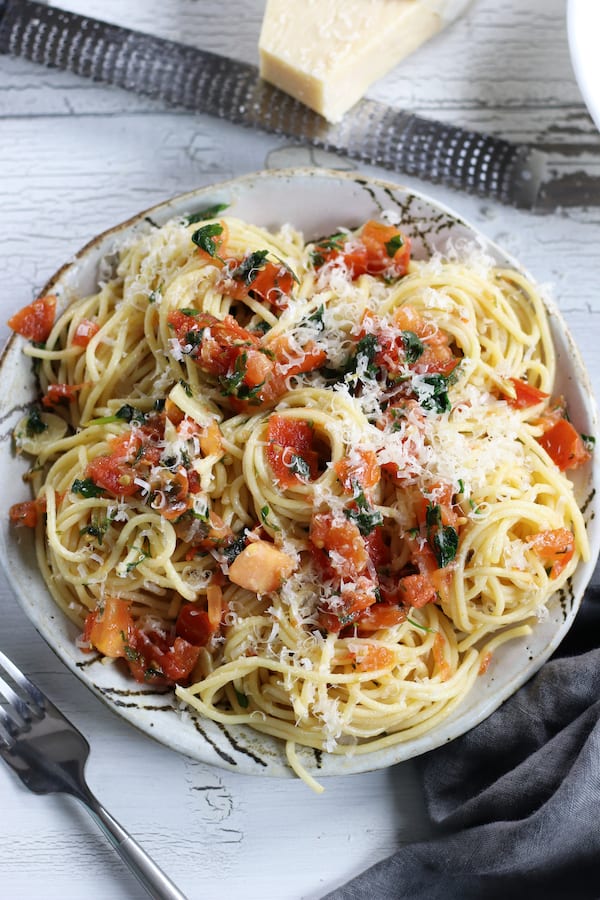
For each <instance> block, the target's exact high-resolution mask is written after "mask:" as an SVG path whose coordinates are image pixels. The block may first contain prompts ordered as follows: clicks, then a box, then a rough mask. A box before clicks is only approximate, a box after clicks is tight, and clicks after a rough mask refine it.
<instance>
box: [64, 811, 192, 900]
mask: <svg viewBox="0 0 600 900" xmlns="http://www.w3.org/2000/svg"><path fill="white" fill-rule="evenodd" d="M79 799H80V800H81V801H82V803H83V804H84V805H85V807H86V809H87V810H88V812H89V813H91V815H92V818H93V819H95V820H96V822H97V824H98V825H99V826H100V828H101V829H102V831H103V832H104V834H105V835H106V837H107V838H108V840H109V841H110V843H111V844H112V845H113V847H114V848H115V850H116V851H117V853H118V854H119V855H120V856H121V859H122V860H123V862H124V863H125V864H126V865H127V866H128V867H129V869H130V870H131V872H132V873H133V874H134V875H135V877H136V878H137V879H138V881H140V882H141V884H142V885H143V886H144V887H145V889H146V891H147V892H148V894H149V895H150V896H151V897H153V898H154V900H187V898H186V896H185V894H182V893H181V891H180V890H179V889H178V888H177V887H176V886H175V885H174V884H173V882H172V881H171V879H170V878H169V877H168V876H167V875H165V873H164V872H163V870H162V869H161V868H160V866H157V864H156V863H155V862H154V861H153V860H152V859H151V858H150V857H149V856H148V854H147V853H146V851H145V850H142V848H141V847H140V845H139V844H138V843H137V841H135V840H134V839H133V838H132V837H131V835H130V834H128V833H127V832H126V831H125V829H124V828H123V827H122V826H121V825H119V823H118V822H117V820H116V819H114V818H113V817H112V816H111V814H110V813H109V812H108V811H107V810H106V809H104V807H103V806H102V804H101V803H99V802H98V801H97V800H96V798H95V797H94V795H93V794H90V795H89V796H86V797H82V796H80V797H79Z"/></svg>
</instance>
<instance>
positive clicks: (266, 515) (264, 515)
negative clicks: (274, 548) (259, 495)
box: [260, 506, 281, 531]
mask: <svg viewBox="0 0 600 900" xmlns="http://www.w3.org/2000/svg"><path fill="white" fill-rule="evenodd" d="M270 512H271V510H270V509H269V507H268V506H263V507H262V508H261V511H260V517H261V519H262V520H263V522H264V524H265V525H266V526H267V527H268V528H272V529H273V531H281V528H280V527H279V526H278V525H274V524H273V522H269V513H270Z"/></svg>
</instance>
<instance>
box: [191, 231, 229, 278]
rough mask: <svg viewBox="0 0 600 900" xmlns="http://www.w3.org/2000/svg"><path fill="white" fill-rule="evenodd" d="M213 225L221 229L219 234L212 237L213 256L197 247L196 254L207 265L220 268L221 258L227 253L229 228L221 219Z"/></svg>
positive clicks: (222, 262) (222, 263) (221, 264)
mask: <svg viewBox="0 0 600 900" xmlns="http://www.w3.org/2000/svg"><path fill="white" fill-rule="evenodd" d="M215 224H218V225H219V226H220V228H221V231H220V232H219V234H215V235H213V236H212V240H213V242H214V245H215V255H214V256H213V255H212V254H211V253H207V252H206V250H203V249H202V247H198V249H197V250H196V253H197V254H198V256H199V257H200V258H201V259H204V260H206V262H207V263H210V264H211V265H213V266H217V268H221V266H223V265H224V261H223V257H224V256H225V254H226V252H227V244H228V242H229V227H228V225H227V222H224V221H223V220H222V219H220V220H219V222H218V223H215Z"/></svg>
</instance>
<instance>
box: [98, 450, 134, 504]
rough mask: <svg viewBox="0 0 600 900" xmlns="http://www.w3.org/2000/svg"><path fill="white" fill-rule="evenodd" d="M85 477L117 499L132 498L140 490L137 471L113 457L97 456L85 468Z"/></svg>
mask: <svg viewBox="0 0 600 900" xmlns="http://www.w3.org/2000/svg"><path fill="white" fill-rule="evenodd" d="M85 477H86V478H91V479H92V481H93V482H94V483H95V484H97V485H98V487H101V488H102V489H103V490H105V491H108V493H109V494H113V495H114V496H115V497H132V496H133V495H134V494H135V493H136V492H137V491H138V490H139V487H138V485H136V484H135V481H134V479H135V477H136V473H135V469H134V468H133V467H132V466H130V465H128V464H127V463H124V462H121V461H120V460H119V459H115V458H114V457H112V456H97V457H96V458H95V459H92V460H90V462H89V463H88V464H87V466H86V468H85Z"/></svg>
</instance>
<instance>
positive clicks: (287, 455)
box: [266, 415, 319, 488]
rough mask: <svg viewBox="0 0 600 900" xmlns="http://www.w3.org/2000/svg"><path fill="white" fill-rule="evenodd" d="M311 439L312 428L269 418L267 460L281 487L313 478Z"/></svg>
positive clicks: (314, 462) (316, 463) (295, 421)
mask: <svg viewBox="0 0 600 900" xmlns="http://www.w3.org/2000/svg"><path fill="white" fill-rule="evenodd" d="M314 436H315V433H314V429H313V428H312V427H311V425H310V424H309V423H308V422H307V421H306V420H304V419H291V418H288V417H286V416H278V415H272V416H270V418H269V425H268V431H267V440H268V443H267V450H266V452H267V459H268V461H269V465H270V466H271V469H272V470H273V474H274V475H275V478H276V479H277V481H278V482H279V484H280V485H281V486H282V487H284V488H288V487H293V486H294V485H297V484H305V483H306V481H307V480H309V481H312V480H313V479H314V478H316V476H317V473H318V466H319V457H318V454H317V453H316V451H315V450H313V440H314ZM307 475H308V479H307V477H306V476H307Z"/></svg>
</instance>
